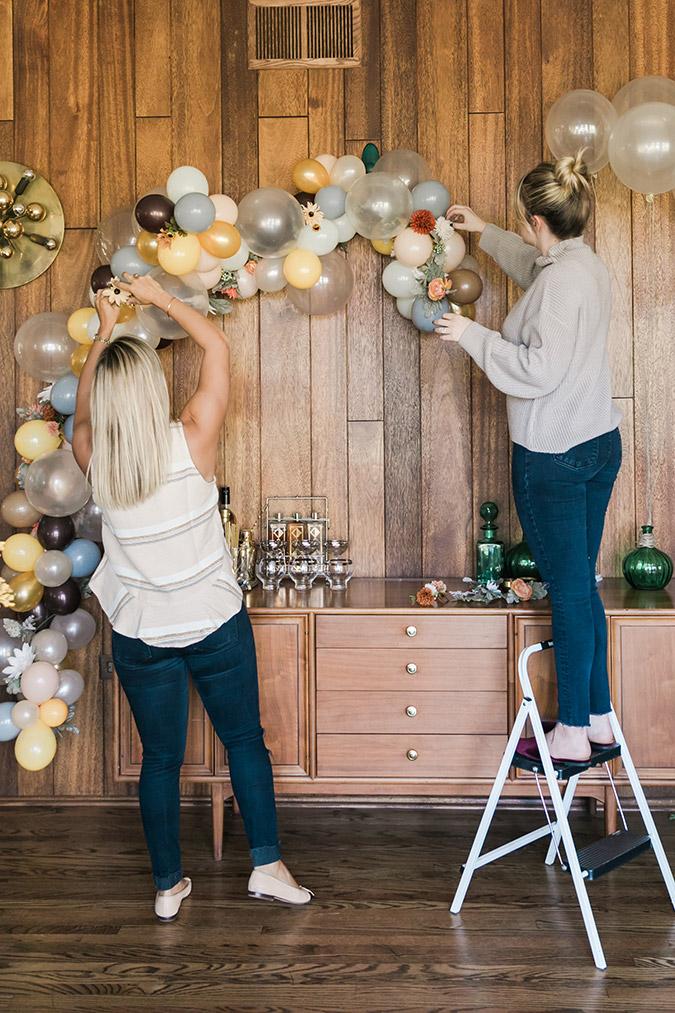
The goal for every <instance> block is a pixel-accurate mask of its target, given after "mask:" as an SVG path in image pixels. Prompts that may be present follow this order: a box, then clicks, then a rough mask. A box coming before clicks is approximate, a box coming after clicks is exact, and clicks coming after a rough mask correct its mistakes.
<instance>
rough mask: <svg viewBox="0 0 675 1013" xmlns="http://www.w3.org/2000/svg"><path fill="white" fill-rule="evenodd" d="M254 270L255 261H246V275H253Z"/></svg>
mask: <svg viewBox="0 0 675 1013" xmlns="http://www.w3.org/2000/svg"><path fill="white" fill-rule="evenodd" d="M255 269H256V261H255V260H247V261H246V270H247V271H248V273H249V274H255Z"/></svg>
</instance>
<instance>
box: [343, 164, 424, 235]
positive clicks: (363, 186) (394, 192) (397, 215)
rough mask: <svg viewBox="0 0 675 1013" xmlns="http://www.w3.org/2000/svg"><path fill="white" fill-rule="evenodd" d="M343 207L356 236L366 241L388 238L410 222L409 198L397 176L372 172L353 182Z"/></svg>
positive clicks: (410, 199) (403, 184)
mask: <svg viewBox="0 0 675 1013" xmlns="http://www.w3.org/2000/svg"><path fill="white" fill-rule="evenodd" d="M345 207H346V209H347V210H346V214H347V216H348V218H349V220H350V221H351V223H352V225H353V226H354V228H355V229H356V231H357V232H358V233H359V235H361V236H365V237H366V239H391V237H392V236H397V235H398V234H399V232H402V231H403V229H404V228H405V227H406V226H407V224H408V221H409V220H410V215H411V214H412V195H411V193H410V190H409V189H408V187H407V186H406V185H405V183H404V182H403V181H402V180H400V179H399V178H398V176H393V175H390V174H389V173H387V172H371V173H369V174H368V175H367V176H363V177H362V178H361V179H359V180H357V182H356V183H354V186H353V187H352V188H351V190H350V191H349V193H348V194H347V203H346V205H345Z"/></svg>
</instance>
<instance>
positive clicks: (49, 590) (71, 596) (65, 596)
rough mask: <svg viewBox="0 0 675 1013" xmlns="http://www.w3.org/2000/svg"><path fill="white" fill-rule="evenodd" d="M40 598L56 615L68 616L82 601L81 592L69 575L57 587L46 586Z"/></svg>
mask: <svg viewBox="0 0 675 1013" xmlns="http://www.w3.org/2000/svg"><path fill="white" fill-rule="evenodd" d="M42 600H43V601H44V603H45V605H46V606H47V608H48V609H49V611H50V612H53V613H54V615H56V616H68V615H70V613H71V612H74V611H75V609H76V608H77V607H78V606H79V604H80V602H81V601H82V592H81V591H80V586H79V584H78V583H77V581H75V580H73V578H72V577H70V578H69V579H68V580H66V581H64V582H63V584H59V586H58V587H46V588H45V589H44V593H43V595H42Z"/></svg>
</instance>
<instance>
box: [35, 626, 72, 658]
mask: <svg viewBox="0 0 675 1013" xmlns="http://www.w3.org/2000/svg"><path fill="white" fill-rule="evenodd" d="M30 646H31V647H32V648H33V650H34V651H35V660H36V661H48V662H49V664H50V665H58V663H59V662H60V661H63V659H64V658H65V656H66V654H67V653H68V641H67V640H66V638H65V637H64V635H63V633H59V631H58V630H38V632H37V633H36V634H35V635H34V636H33V639H32V640H31V642H30Z"/></svg>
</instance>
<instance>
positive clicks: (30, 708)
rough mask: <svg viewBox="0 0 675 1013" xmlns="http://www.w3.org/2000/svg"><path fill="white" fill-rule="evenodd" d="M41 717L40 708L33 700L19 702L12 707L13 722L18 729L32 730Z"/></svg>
mask: <svg viewBox="0 0 675 1013" xmlns="http://www.w3.org/2000/svg"><path fill="white" fill-rule="evenodd" d="M0 706H3V707H4V706H5V705H4V704H2V705H0ZM10 706H11V704H10ZM39 717H40V708H39V707H38V705H37V704H36V703H33V701H32V700H19V702H18V703H15V704H14V706H13V707H12V721H13V722H14V724H15V725H16V726H17V727H18V728H30V726H31V725H34V724H35V722H36V721H37V720H38V718H39ZM17 734H18V733H17Z"/></svg>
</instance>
